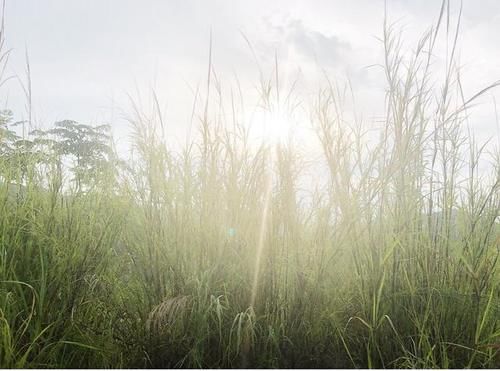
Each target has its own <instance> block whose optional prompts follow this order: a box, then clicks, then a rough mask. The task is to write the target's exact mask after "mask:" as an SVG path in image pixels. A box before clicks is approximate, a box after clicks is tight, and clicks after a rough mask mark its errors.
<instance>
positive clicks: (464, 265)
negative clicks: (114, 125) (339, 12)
mask: <svg viewBox="0 0 500 371" xmlns="http://www.w3.org/2000/svg"><path fill="white" fill-rule="evenodd" d="M443 9H445V6H444V4H443ZM443 14H444V13H442V14H441V17H444V15H443ZM437 29H439V27H437V28H436V31H433V32H430V33H428V34H427V35H425V37H424V38H423V39H422V40H421V41H420V42H419V44H418V45H417V48H416V49H415V52H414V53H413V54H411V55H409V56H408V55H407V54H405V53H403V51H402V50H401V48H400V43H399V42H397V41H396V40H397V35H396V34H395V33H394V30H393V28H391V27H389V26H387V25H386V27H385V32H384V46H385V52H386V65H385V73H386V76H387V80H388V81H387V85H388V91H387V97H386V98H387V99H386V102H387V110H386V117H385V122H384V125H383V127H382V128H381V130H380V136H379V140H378V141H377V142H375V143H371V144H370V143H368V141H367V140H366V136H365V135H364V131H363V127H361V126H360V125H359V123H358V122H349V120H347V119H345V118H344V115H343V112H342V110H341V108H342V107H341V104H340V102H342V97H341V96H339V91H342V90H341V89H337V88H335V86H334V84H333V83H331V82H328V84H326V85H327V87H326V88H324V89H322V90H321V92H320V93H319V94H318V98H317V101H316V102H315V103H314V104H313V106H312V107H311V111H312V114H311V118H312V123H313V125H314V129H315V132H316V134H317V139H318V143H319V145H320V148H321V150H322V156H321V159H318V158H317V157H314V158H312V157H310V156H311V155H310V154H307V153H301V152H300V151H299V150H298V148H297V146H296V145H295V143H294V142H292V141H289V142H287V143H281V144H279V145H269V143H266V142H262V143H261V142H255V143H251V141H250V139H249V134H248V130H247V128H246V127H245V126H244V124H243V123H242V122H240V121H239V120H238V119H237V115H236V114H234V115H233V116H232V120H233V121H229V122H228V121H225V120H230V119H227V117H228V116H227V115H223V114H221V112H220V111H218V109H220V107H221V103H220V102H222V101H223V97H222V95H221V93H220V89H218V90H217V92H218V95H217V96H216V97H215V99H214V101H215V102H216V105H215V112H213V113H212V112H211V109H212V105H211V104H210V103H211V100H210V97H206V99H207V100H206V109H205V112H204V114H203V115H201V124H200V132H199V137H198V138H196V139H195V140H193V141H192V142H190V143H188V145H187V147H186V148H184V149H182V150H181V151H180V152H176V151H174V150H173V149H172V148H171V147H169V146H167V145H166V144H165V141H164V138H163V137H162V135H160V133H161V129H163V122H162V120H161V113H160V112H157V111H155V113H154V114H152V115H146V114H143V113H142V112H139V111H138V110H136V113H137V115H136V116H135V117H132V118H131V120H130V121H131V124H132V130H133V148H134V150H135V156H134V158H133V159H130V160H129V161H127V165H128V166H127V167H126V168H124V167H122V166H120V165H119V162H118V160H117V159H116V158H115V154H114V153H113V151H112V147H111V146H110V144H109V143H110V142H111V135H110V133H109V128H108V127H106V126H98V127H92V126H88V125H81V124H78V123H76V122H74V121H62V122H59V123H56V124H55V127H54V128H52V129H49V130H47V131H35V132H33V133H32V135H31V136H30V137H29V138H28V139H21V138H19V137H18V136H17V135H16V133H15V131H13V130H11V128H10V126H9V125H11V122H12V115H11V114H10V113H8V112H6V111H5V112H3V113H2V114H1V115H0V118H1V121H0V123H1V125H0V134H1V136H0V139H1V140H0V145H1V147H0V148H1V152H0V171H1V175H2V179H0V180H2V181H1V182H0V366H1V367H4V368H9V367H12V368H31V367H39V368H55V367H61V368H67V367H72V368H108V367H127V368H128V367H129V368H136V367H144V368H149V367H151V368H174V367H184V368H209V367H210V368H219V367H220V368H228V367H232V368H238V367H256V368H260V367H267V368H275V367H281V368H350V367H355V368H359V367H370V368H371V367H385V368H398V367H399V368H465V367H467V368H470V367H474V368H484V367H487V368H498V367H500V345H499V344H500V291H499V287H500V286H499V285H500V276H499V271H498V258H499V254H500V240H499V238H500V226H499V223H498V218H499V210H500V192H499V190H500V156H499V155H498V150H497V152H493V155H492V156H491V158H490V160H491V161H490V162H491V166H490V167H488V168H487V169H486V175H485V176H481V175H480V174H479V163H480V159H482V158H484V157H485V153H484V152H483V151H482V148H481V147H478V146H477V144H476V143H475V142H474V141H473V140H472V139H471V138H470V137H469V136H467V135H464V132H463V130H462V126H463V123H464V121H465V119H466V118H467V114H466V109H467V107H468V106H469V104H470V103H471V102H472V101H473V99H472V100H469V101H464V99H463V98H462V99H461V100H460V98H461V96H462V94H461V90H460V86H461V85H460V81H459V80H457V81H454V80H453V76H459V74H458V73H457V71H456V70H455V69H454V68H452V67H451V66H453V63H451V62H450V61H452V60H453V58H451V57H450V61H448V62H450V63H447V65H448V66H450V67H448V68H449V70H447V71H446V79H445V83H444V86H443V87H438V88H434V89H433V88H431V86H433V85H432V81H431V77H432V74H431V65H432V63H431V62H432V60H431V55H432V54H433V53H432V48H433V45H434V42H435V40H436V37H437ZM424 47H425V48H424ZM424 49H425V52H424ZM402 66H405V68H402ZM210 71H211V68H210ZM276 74H277V71H276ZM209 81H212V77H211V76H209ZM261 85H262V87H263V88H262V99H261V103H262V104H261V106H263V107H265V108H266V109H269V110H271V109H273V107H274V105H275V104H276V105H278V104H284V105H287V102H285V103H283V101H280V96H281V97H285V96H287V94H285V93H286V92H283V91H280V89H282V87H280V86H279V85H278V82H277V81H276V82H273V80H269V81H262V82H261ZM494 85H495V84H494ZM494 85H492V87H493V86H494ZM453 87H456V89H453ZM208 91H209V92H210V89H208ZM212 94H213V93H212ZM288 96H290V94H288ZM212 98H213V97H212ZM287 99H288V98H287ZM275 102H276V103H275ZM280 102H281V103H280ZM451 102H459V103H457V105H455V106H454V105H453V104H452V103H451ZM288 103H289V102H288ZM232 104H233V106H232V109H233V111H234V112H236V111H238V109H241V110H242V109H243V108H244V107H236V104H235V103H234V102H232ZM467 153H468V156H467V155H466V154H467ZM308 164H309V166H310V167H308ZM319 166H321V169H322V170H321V171H322V173H321V175H324V176H325V177H327V180H328V182H326V183H325V184H324V185H323V184H322V185H317V188H316V189H315V191H314V192H310V193H308V192H304V191H303V189H301V188H302V184H301V181H302V176H303V175H304V173H305V172H306V171H307V170H310V169H311V168H312V169H313V170H317V167H319ZM462 167H463V168H462ZM68 172H70V173H71V174H72V176H73V180H72V184H74V185H75V186H74V187H68V186H65V184H64V178H65V175H66V174H67V173H68ZM110 175H112V176H110ZM103 185H106V186H103Z"/></svg>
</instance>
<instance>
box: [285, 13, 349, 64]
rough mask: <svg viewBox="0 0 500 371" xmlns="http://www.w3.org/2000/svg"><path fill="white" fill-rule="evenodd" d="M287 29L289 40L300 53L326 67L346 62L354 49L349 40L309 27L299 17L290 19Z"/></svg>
mask: <svg viewBox="0 0 500 371" xmlns="http://www.w3.org/2000/svg"><path fill="white" fill-rule="evenodd" d="M285 30H286V31H285V32H286V33H287V41H288V42H289V43H290V44H292V45H293V46H294V48H295V50H296V51H297V52H298V53H299V54H301V55H303V56H305V57H308V58H311V59H314V60H316V61H317V62H318V63H319V64H320V65H323V66H325V67H332V66H338V65H343V64H345V61H346V56H347V54H348V53H350V52H351V50H352V48H351V44H350V43H349V42H347V41H343V40H341V39H340V38H339V37H337V36H335V35H332V36H327V35H325V34H323V33H321V32H318V31H316V30H312V29H309V28H307V27H306V26H305V25H304V23H303V22H302V21H301V20H298V19H295V20H292V21H290V22H289V23H288V25H287V26H286V27H285Z"/></svg>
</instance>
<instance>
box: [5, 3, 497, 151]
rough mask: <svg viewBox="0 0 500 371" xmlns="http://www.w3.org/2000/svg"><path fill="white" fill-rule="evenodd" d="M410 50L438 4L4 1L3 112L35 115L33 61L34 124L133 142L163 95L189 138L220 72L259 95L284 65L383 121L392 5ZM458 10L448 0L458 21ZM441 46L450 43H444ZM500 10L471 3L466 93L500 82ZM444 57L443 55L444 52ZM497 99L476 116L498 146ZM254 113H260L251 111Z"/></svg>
mask: <svg viewBox="0 0 500 371" xmlns="http://www.w3.org/2000/svg"><path fill="white" fill-rule="evenodd" d="M385 6H386V7H387V16H388V20H389V21H390V22H394V23H395V24H396V26H397V27H398V29H400V30H401V31H402V32H403V36H404V37H403V39H404V40H405V43H406V45H407V46H408V48H410V49H411V48H412V47H414V45H415V42H416V41H417V40H418V38H419V37H420V36H421V35H422V34H423V32H425V31H426V30H428V29H429V28H430V27H431V26H432V24H433V23H434V22H435V21H436V19H437V17H438V14H439V10H440V2H439V1H437V0H423V1H407V0H406V1H405V0H387V2H386V3H385V2H384V1H382V0H357V1H345V0H344V1H336V0H328V1H323V0H310V1H299V0H295V1H294V0H278V1H262V0H256V1H248V0H225V1H221V0H204V1H202V0H199V1H194V0H193V1H191V0H163V1H161V0H142V1H139V0H85V1H84V0H79V1H77V0H43V1H41V0H6V10H5V38H6V46H7V47H8V48H10V49H11V53H10V60H9V64H8V67H7V71H6V74H7V75H8V76H15V77H16V78H14V79H11V80H9V81H8V83H6V84H5V85H4V86H2V88H1V90H0V93H1V95H0V97H1V100H0V104H2V105H3V107H5V108H9V109H11V110H13V111H14V114H15V116H16V118H17V119H23V118H25V117H26V115H27V113H26V109H25V105H26V96H25V94H24V92H23V89H22V86H21V84H23V83H24V84H25V85H26V79H27V74H26V60H27V57H28V60H29V66H30V77H31V87H32V114H33V122H34V124H35V125H36V126H41V127H47V126H50V125H51V124H52V123H53V122H55V121H58V120H63V119H72V120H76V121H79V122H82V123H88V124H101V123H109V124H111V125H112V127H113V131H114V133H115V135H116V136H117V137H118V139H119V140H121V141H123V142H126V140H127V138H126V133H127V130H128V127H129V125H128V121H127V118H129V117H130V114H131V103H130V100H131V99H134V101H135V102H142V103H141V104H144V105H147V104H146V103H143V101H147V99H148V95H149V93H150V92H151V90H152V89H154V90H155V92H156V94H157V95H158V97H159V101H160V105H161V107H162V110H163V113H164V119H165V122H166V123H167V125H168V128H169V129H168V130H170V131H171V133H172V135H173V136H174V137H176V138H182V136H183V135H185V132H186V131H187V130H189V127H190V125H191V113H192V106H193V102H194V98H195V91H196V89H197V87H198V88H199V89H200V91H204V90H203V89H205V85H206V78H207V77H206V76H207V68H208V67H207V66H208V55H209V46H210V39H212V64H213V67H214V71H216V75H217V78H218V79H219V81H220V82H221V86H222V88H223V89H225V91H226V92H230V91H231V89H235V86H236V82H238V83H239V84H240V86H241V87H242V91H243V93H244V95H245V96H248V97H250V99H249V100H250V101H252V99H251V98H252V97H254V96H255V95H256V86H257V84H258V82H259V76H260V75H259V73H260V72H259V71H263V73H264V74H265V75H266V76H267V75H269V74H272V72H273V68H274V65H275V57H276V58H277V60H278V66H279V71H280V73H281V75H280V78H281V79H282V81H283V82H282V84H283V85H284V86H286V84H288V85H289V86H291V84H292V82H293V81H295V80H298V81H299V84H298V86H299V91H300V94H302V95H303V97H302V99H303V101H304V102H307V101H308V100H309V99H311V97H314V94H315V93H316V92H317V89H318V86H319V85H321V83H324V81H325V78H324V77H325V75H327V76H328V77H329V78H330V79H332V80H333V81H341V83H342V84H345V83H346V81H348V79H349V80H350V81H351V83H352V85H353V90H354V93H355V101H356V109H357V110H358V111H359V112H360V114H361V115H362V117H363V120H366V121H370V120H374V121H375V120H376V118H377V117H379V116H380V115H381V114H382V112H383V97H384V91H385V88H386V85H385V83H384V74H383V71H382V70H381V69H380V68H377V67H374V65H376V64H378V63H381V62H382V59H383V47H382V44H381V42H380V41H379V38H380V37H381V36H382V30H383V21H384V7H385ZM459 9H460V2H458V1H454V0H451V14H452V22H456V19H457V18H456V17H457V14H458V12H459ZM443 45H444V44H443ZM498 45H500V1H495V0H482V1H475V0H465V1H463V14H462V23H461V33H460V37H459V39H458V46H459V53H458V60H459V63H460V64H461V66H462V78H463V86H464V90H465V95H466V97H467V96H472V95H473V94H475V93H476V92H477V91H479V90H480V89H481V88H483V87H485V86H487V85H489V84H491V83H492V82H494V81H496V80H499V79H500V63H499V61H500V47H498ZM439 51H441V52H442V53H441V54H442V55H441V56H439V55H437V57H436V58H438V59H439V58H443V57H444V55H445V49H444V46H441V49H439V50H437V53H436V54H439ZM495 98H496V101H498V102H500V91H499V90H497V91H492V92H489V93H488V94H487V95H485V96H484V97H483V98H481V100H480V101H479V102H478V103H479V104H478V105H477V106H476V107H475V108H474V110H473V112H472V117H473V118H472V119H471V122H470V124H471V126H472V127H473V130H474V131H475V132H476V133H477V135H478V137H479V138H480V139H486V138H493V140H495V141H497V140H498V125H497V124H496V120H495V110H494V106H493V102H494V99H495ZM250 105H251V104H250Z"/></svg>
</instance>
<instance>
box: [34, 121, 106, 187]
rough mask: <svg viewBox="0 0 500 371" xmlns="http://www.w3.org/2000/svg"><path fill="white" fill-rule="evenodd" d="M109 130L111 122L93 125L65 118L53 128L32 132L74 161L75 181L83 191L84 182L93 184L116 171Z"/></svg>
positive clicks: (63, 155)
mask: <svg viewBox="0 0 500 371" xmlns="http://www.w3.org/2000/svg"><path fill="white" fill-rule="evenodd" d="M109 130H110V127H109V125H100V126H90V125H83V124H79V123H77V122H76V121H72V120H64V121H59V122H56V123H55V125H54V128H53V129H50V130H48V131H40V130H38V131H35V132H33V134H35V135H37V137H38V139H37V141H38V142H40V143H41V142H42V141H43V143H44V144H46V145H47V144H48V145H49V146H50V147H51V148H52V149H53V151H54V152H55V153H56V154H57V155H60V156H62V157H66V158H69V159H71V160H73V161H74V164H73V166H72V167H71V172H72V173H73V175H74V178H73V181H74V182H75V184H76V188H77V191H81V190H82V189H83V187H84V186H87V187H91V186H92V185H95V184H97V183H98V182H99V181H100V180H102V179H104V178H105V177H109V176H113V177H114V175H115V174H114V173H113V166H112V163H113V161H114V159H115V156H114V151H113V149H112V147H111V145H110V140H111V137H110V135H109ZM47 138H51V139H47Z"/></svg>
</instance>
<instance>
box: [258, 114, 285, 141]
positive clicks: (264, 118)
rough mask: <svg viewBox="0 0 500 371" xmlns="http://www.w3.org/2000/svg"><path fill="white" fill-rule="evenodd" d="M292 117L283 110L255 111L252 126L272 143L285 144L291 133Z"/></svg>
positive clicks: (260, 135) (262, 137)
mask: <svg viewBox="0 0 500 371" xmlns="http://www.w3.org/2000/svg"><path fill="white" fill-rule="evenodd" d="M290 123H291V119H290V117H289V115H287V114H286V113H284V112H282V111H281V110H275V111H268V110H265V111H264V110H262V111H257V112H254V114H253V117H252V126H253V127H254V128H255V129H256V131H257V133H258V136H259V137H261V139H262V140H263V141H264V142H266V143H268V144H271V145H278V144H283V143H284V142H286V141H287V139H288V137H289V134H290V126H291V124H290Z"/></svg>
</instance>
